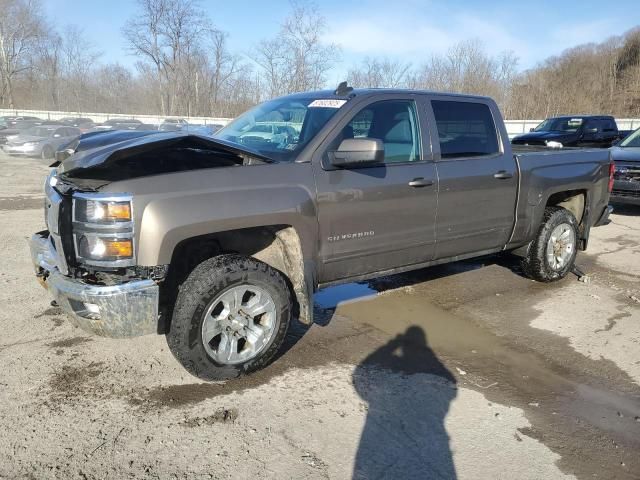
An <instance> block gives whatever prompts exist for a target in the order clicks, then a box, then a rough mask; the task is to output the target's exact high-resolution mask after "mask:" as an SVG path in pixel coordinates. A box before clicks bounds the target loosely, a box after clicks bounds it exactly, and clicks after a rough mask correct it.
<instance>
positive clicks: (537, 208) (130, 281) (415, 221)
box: [31, 84, 613, 380]
mask: <svg viewBox="0 0 640 480" xmlns="http://www.w3.org/2000/svg"><path fill="white" fill-rule="evenodd" d="M268 122H273V123H274V124H278V125H282V124H287V125H290V126H291V128H292V129H294V130H295V131H296V132H298V134H297V135H296V136H284V135H277V136H276V134H274V136H273V137H272V138H269V137H267V136H265V137H260V138H257V137H256V138H253V139H252V141H251V142H250V145H248V144H245V143H244V142H243V139H244V138H246V133H247V132H251V131H252V129H254V128H255V125H256V124H261V125H263V124H266V123H268ZM109 139H111V141H110V142H109ZM84 142H87V143H88V144H87V145H83V143H84ZM517 148H518V149H516V148H515V147H514V148H512V146H511V144H510V143H509V140H508V136H507V131H506V129H505V126H504V122H503V120H502V116H501V114H500V111H499V110H498V107H497V105H496V103H495V102H494V101H493V100H492V99H490V98H486V97H476V96H466V95H452V94H442V93H433V92H424V91H409V90H379V89H374V90H353V89H352V88H350V87H347V86H346V85H344V84H342V85H341V86H340V87H339V88H338V89H337V90H336V91H319V92H310V93H300V94H295V95H290V96H287V97H282V98H278V99H275V100H272V101H269V102H266V103H264V104H261V105H258V106H257V107H255V108H253V109H252V110H250V111H249V112H247V113H245V114H243V115H241V116H239V117H238V118H237V119H236V120H234V121H233V122H231V123H230V124H229V125H228V126H226V127H225V128H223V129H221V130H220V131H218V132H216V134H215V135H214V137H213V138H211V137H203V136H197V135H193V134H189V133H186V132H163V133H155V134H149V135H142V134H140V135H131V134H129V135H124V134H123V133H122V132H105V133H101V134H93V135H88V136H87V137H81V138H80V140H79V141H78V142H76V143H74V145H73V146H72V147H70V149H69V151H68V152H67V154H70V156H69V157H68V158H66V159H64V158H62V157H61V158H60V160H61V163H60V164H59V166H58V167H57V168H56V169H55V170H53V171H52V173H51V175H50V176H49V178H48V179H47V181H46V184H45V193H46V199H47V200H46V206H45V209H46V212H45V213H46V215H45V218H46V224H47V230H44V231H42V232H39V233H37V234H35V235H34V236H33V237H32V239H31V255H32V259H33V262H34V265H35V272H36V275H37V276H38V278H39V279H40V280H41V282H42V283H43V284H44V285H45V286H46V287H47V288H48V289H49V291H50V292H51V293H52V295H53V296H54V298H55V299H56V301H57V302H58V304H59V305H60V306H61V307H62V308H63V309H64V310H65V311H66V312H67V313H68V314H69V317H70V318H71V320H72V321H73V323H74V324H76V325H78V326H80V327H81V328H83V329H85V330H87V331H89V332H92V333H95V334H98V335H103V336H110V337H127V336H136V335H143V334H149V333H161V334H166V336H167V341H168V344H169V347H170V349H171V351H172V352H173V354H174V355H175V357H176V358H177V359H178V360H179V361H180V362H181V363H182V365H183V366H184V367H185V368H186V369H187V370H188V371H189V372H191V373H192V374H193V375H196V376H198V377H200V378H203V379H209V380H211V379H222V378H229V377H234V376H237V375H240V374H242V373H246V372H250V371H253V370H256V369H259V368H262V367H263V366H265V365H266V364H267V363H268V362H269V361H270V360H272V359H273V358H274V356H275V355H276V353H277V351H278V350H279V349H280V347H281V345H282V344H283V341H284V338H285V334H286V331H287V329H288V327H289V324H290V322H291V320H292V318H296V317H297V318H298V319H299V320H300V321H301V322H303V323H307V324H309V323H311V322H312V321H313V294H314V292H315V291H316V290H317V289H318V288H321V287H324V286H328V285H334V284H339V283H345V282H350V281H358V280H364V279H368V278H373V277H376V276H380V275H384V274H390V273H397V272H403V271H408V270H413V269H417V268H422V267H426V266H429V265H435V264H441V263H446V262H452V261H457V260H461V259H465V258H471V257H477V256H482V255H487V254H492V253H498V252H503V251H512V252H514V253H515V254H517V255H519V256H521V257H522V266H523V270H524V272H525V274H526V275H528V276H529V277H531V278H533V279H536V280H538V281H542V282H551V281H555V280H558V279H561V278H563V277H564V276H566V275H567V274H568V272H570V271H571V269H572V267H573V264H574V261H575V258H576V254H577V250H584V249H586V248H587V244H588V240H589V232H590V229H591V227H593V226H597V225H603V224H605V223H606V222H607V218H608V215H609V213H610V207H609V206H608V203H609V193H610V190H611V187H612V184H613V164H612V162H611V159H610V153H609V151H607V150H601V149H593V150H577V149H568V150H566V151H558V150H551V149H546V148H533V147H517Z"/></svg>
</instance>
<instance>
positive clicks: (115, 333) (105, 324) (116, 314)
mask: <svg viewBox="0 0 640 480" xmlns="http://www.w3.org/2000/svg"><path fill="white" fill-rule="evenodd" d="M30 247H31V259H32V261H33V264H34V266H35V269H36V275H37V276H38V278H39V279H40V280H41V283H42V284H43V286H44V287H45V288H47V289H48V290H49V292H50V293H51V294H52V295H53V298H54V299H55V300H56V302H57V303H58V305H60V307H62V309H63V310H64V311H65V312H66V313H67V314H68V315H69V317H70V319H71V322H72V323H73V324H74V325H76V326H78V327H80V328H82V329H83V330H85V331H87V332H90V333H93V334H96V335H100V336H103V337H112V338H123V337H136V336H139V335H147V334H150V333H158V298H159V288H158V285H156V283H155V282H154V281H153V280H135V281H131V282H128V283H122V284H119V285H108V286H104V285H92V284H88V283H85V282H82V281H80V280H77V279H73V278H70V277H68V276H65V275H63V274H62V273H60V270H59V269H58V266H57V265H58V261H57V252H56V251H55V248H54V247H53V245H52V244H51V242H50V241H49V238H48V237H47V236H46V235H43V234H39V233H37V234H35V235H33V236H32V237H31V242H30Z"/></svg>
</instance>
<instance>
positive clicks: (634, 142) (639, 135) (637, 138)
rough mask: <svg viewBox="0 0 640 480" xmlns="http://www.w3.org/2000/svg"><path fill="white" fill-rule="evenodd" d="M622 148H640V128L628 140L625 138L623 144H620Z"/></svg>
mask: <svg viewBox="0 0 640 480" xmlns="http://www.w3.org/2000/svg"><path fill="white" fill-rule="evenodd" d="M620 146H621V147H640V128H639V129H638V130H636V131H635V132H633V133H632V134H630V135H629V136H628V137H627V138H625V139H624V140H623V141H622V142H620Z"/></svg>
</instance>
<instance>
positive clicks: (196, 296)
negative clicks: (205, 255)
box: [166, 255, 292, 381]
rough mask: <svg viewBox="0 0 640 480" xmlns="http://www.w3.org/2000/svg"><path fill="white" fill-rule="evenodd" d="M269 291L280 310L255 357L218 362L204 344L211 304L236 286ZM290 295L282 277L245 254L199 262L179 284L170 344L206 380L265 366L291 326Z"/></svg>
mask: <svg viewBox="0 0 640 480" xmlns="http://www.w3.org/2000/svg"><path fill="white" fill-rule="evenodd" d="M246 284H250V285H256V286H259V287H261V288H263V289H265V290H266V291H267V292H268V293H269V294H270V295H271V298H272V299H273V302H274V303H275V306H276V315H277V321H278V323H277V325H276V330H275V331H274V333H273V336H272V338H271V340H270V342H269V344H268V346H267V347H266V348H265V349H264V350H263V351H262V352H261V353H259V354H258V356H257V357H255V358H252V359H250V360H248V361H247V362H245V363H242V364H237V365H221V364H218V363H216V362H215V361H214V360H213V359H212V358H211V357H210V356H209V355H208V354H207V353H206V351H205V348H204V345H203V343H202V331H201V328H202V324H203V318H204V313H205V310H206V308H207V305H208V304H209V303H210V302H211V301H212V300H213V299H214V298H215V297H217V296H218V295H220V293H221V292H223V291H224V290H226V289H229V288H231V287H234V286H238V285H246ZM291 307H292V301H291V293H290V291H289V288H288V286H287V282H286V280H285V278H284V276H283V275H282V274H281V273H280V272H279V271H277V270H275V269H273V268H271V267H270V266H269V265H267V264H266V263H263V262H260V261H258V260H256V259H254V258H250V257H245V256H242V255H219V256H216V257H213V258H210V259H208V260H205V261H204V262H202V263H201V264H199V265H198V266H197V267H196V268H194V269H193V271H192V272H191V273H190V274H189V276H188V277H187V279H186V281H185V282H184V283H183V284H182V285H181V286H180V288H179V292H178V296H177V299H176V304H175V308H174V310H173V317H172V319H171V325H170V327H169V332H168V333H167V335H166V337H167V344H168V345H169V349H170V350H171V353H173V355H174V357H175V358H176V359H177V360H178V361H179V362H180V363H181V364H182V365H183V366H184V368H186V369H187V371H189V373H191V374H192V375H194V376H196V377H198V378H200V379H202V380H207V381H212V380H226V379H230V378H235V377H238V376H240V375H243V374H246V373H250V372H253V371H255V370H259V369H261V368H264V367H265V366H266V365H267V364H268V363H269V362H270V361H271V360H273V358H274V357H275V356H276V354H277V353H278V351H279V350H280V348H281V346H282V343H283V342H284V339H285V335H286V333H287V329H288V328H289V324H290V322H291Z"/></svg>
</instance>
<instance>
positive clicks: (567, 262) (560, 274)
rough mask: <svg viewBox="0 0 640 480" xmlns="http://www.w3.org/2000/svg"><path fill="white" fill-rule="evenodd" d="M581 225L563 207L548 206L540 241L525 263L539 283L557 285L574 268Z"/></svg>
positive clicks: (531, 276) (534, 244)
mask: <svg viewBox="0 0 640 480" xmlns="http://www.w3.org/2000/svg"><path fill="white" fill-rule="evenodd" d="M577 239H578V222H577V221H576V218H575V217H574V216H573V214H572V213H571V212H570V211H569V210H566V209H564V208H562V207H547V208H546V209H545V211H544V217H543V220H542V225H541V226H540V228H539V229H538V233H537V235H536V238H535V239H534V240H533V241H532V242H531V244H530V245H529V248H528V249H527V254H526V256H525V258H524V259H523V261H522V268H523V270H524V272H525V274H526V275H527V276H528V277H530V278H533V279H534V280H538V281H539V282H553V281H556V280H560V279H562V278H564V277H566V276H567V274H568V273H569V272H571V270H572V269H573V265H574V263H575V260H576V254H577Z"/></svg>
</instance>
